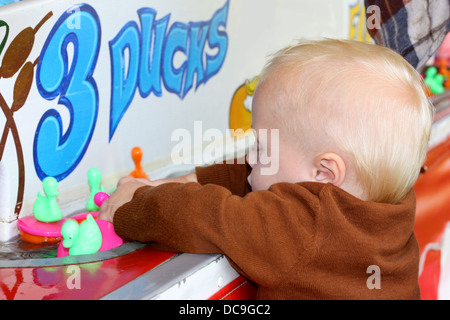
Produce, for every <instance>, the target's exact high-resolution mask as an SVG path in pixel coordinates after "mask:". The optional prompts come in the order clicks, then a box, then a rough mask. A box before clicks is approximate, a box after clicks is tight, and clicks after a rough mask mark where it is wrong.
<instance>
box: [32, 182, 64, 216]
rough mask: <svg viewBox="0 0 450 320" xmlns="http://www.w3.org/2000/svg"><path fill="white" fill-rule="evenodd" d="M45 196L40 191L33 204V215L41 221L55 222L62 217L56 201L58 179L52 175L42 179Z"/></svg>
mask: <svg viewBox="0 0 450 320" xmlns="http://www.w3.org/2000/svg"><path fill="white" fill-rule="evenodd" d="M42 187H43V189H44V193H45V196H43V195H42V194H41V193H40V192H38V194H37V198H36V200H35V202H34V205H33V215H34V217H35V218H36V220H38V221H41V222H56V221H59V220H61V219H62V212H61V209H60V208H59V206H58V203H57V202H56V196H57V195H58V194H59V192H58V181H57V180H56V179H55V178H53V177H46V178H45V179H44V180H42Z"/></svg>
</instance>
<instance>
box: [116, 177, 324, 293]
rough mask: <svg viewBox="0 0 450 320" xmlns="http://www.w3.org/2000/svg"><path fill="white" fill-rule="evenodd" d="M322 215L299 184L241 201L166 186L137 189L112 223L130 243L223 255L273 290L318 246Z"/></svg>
mask: <svg viewBox="0 0 450 320" xmlns="http://www.w3.org/2000/svg"><path fill="white" fill-rule="evenodd" d="M293 187H295V188H297V189H298V188H300V190H301V192H303V193H304V197H301V196H300V197H299V196H298V190H296V191H295V192H294V191H293V190H292V188H293ZM318 210H319V204H318V202H317V198H315V197H313V196H312V195H311V194H310V193H308V192H307V191H306V189H305V190H303V189H302V187H301V186H298V185H294V184H276V185H274V186H272V187H271V188H270V189H269V190H266V191H258V192H251V193H248V194H247V195H246V196H245V197H239V196H236V195H233V194H232V193H231V191H230V190H228V189H226V188H224V187H222V186H218V185H214V184H206V185H201V184H199V183H186V184H179V183H167V184H163V185H159V186H157V187H147V186H146V187H141V188H139V189H138V190H137V191H136V192H135V194H134V197H133V199H132V200H131V201H130V202H128V203H126V204H124V205H123V206H121V207H120V208H119V209H118V210H117V211H116V213H115V215H114V221H113V223H114V228H115V230H116V232H117V233H118V234H119V235H120V236H121V237H122V238H124V239H125V240H136V241H141V242H155V243H156V244H157V245H158V247H159V248H161V249H164V250H170V251H175V252H187V253H219V254H224V255H225V256H226V257H227V258H228V260H229V261H230V262H231V264H232V265H233V266H234V267H235V268H236V269H237V270H238V271H239V272H240V273H241V274H243V275H244V276H246V277H247V278H249V279H251V280H253V281H256V282H258V283H259V284H264V283H266V284H267V285H269V284H273V283H274V281H278V280H279V277H280V275H281V274H283V273H284V272H287V271H288V269H290V268H292V267H293V265H294V264H295V263H296V261H298V259H302V257H305V252H307V251H308V249H309V248H311V247H312V246H313V243H314V240H313V239H314V229H315V223H314V220H315V214H314V212H317V211H318ZM301 213H303V214H301ZM311 213H312V214H311ZM283 271H284V272H283Z"/></svg>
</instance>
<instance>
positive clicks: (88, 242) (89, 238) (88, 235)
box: [61, 214, 102, 256]
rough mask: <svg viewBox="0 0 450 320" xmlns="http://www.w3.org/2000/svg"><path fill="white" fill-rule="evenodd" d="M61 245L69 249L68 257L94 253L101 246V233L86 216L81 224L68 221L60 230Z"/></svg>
mask: <svg viewBox="0 0 450 320" xmlns="http://www.w3.org/2000/svg"><path fill="white" fill-rule="evenodd" d="M61 235H62V236H63V242H62V245H63V247H64V248H69V255H71V256H73V255H80V254H91V253H96V252H98V251H99V250H100V248H101V246H102V232H101V231H100V228H99V226H98V225H97V222H95V219H94V218H93V217H92V215H90V214H88V215H87V217H86V220H85V221H83V222H82V223H81V224H78V222H77V221H76V220H74V219H68V220H67V221H66V222H64V224H63V226H62V228H61Z"/></svg>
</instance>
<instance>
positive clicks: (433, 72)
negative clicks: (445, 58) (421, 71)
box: [424, 67, 445, 94]
mask: <svg viewBox="0 0 450 320" xmlns="http://www.w3.org/2000/svg"><path fill="white" fill-rule="evenodd" d="M424 82H425V84H426V85H427V86H428V88H429V89H430V91H431V93H433V94H441V93H444V91H445V89H444V86H443V83H444V76H443V75H441V74H439V73H438V70H437V68H436V67H429V68H428V69H427V71H426V72H425V79H424Z"/></svg>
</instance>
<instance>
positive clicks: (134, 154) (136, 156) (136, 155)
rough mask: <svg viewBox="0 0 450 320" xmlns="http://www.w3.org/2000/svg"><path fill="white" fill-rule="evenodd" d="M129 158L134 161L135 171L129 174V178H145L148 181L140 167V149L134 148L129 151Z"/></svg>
mask: <svg viewBox="0 0 450 320" xmlns="http://www.w3.org/2000/svg"><path fill="white" fill-rule="evenodd" d="M131 158H132V159H133V161H134V166H135V168H136V169H135V170H134V171H133V172H131V173H130V176H131V177H133V178H145V179H148V176H147V175H146V174H145V172H144V170H143V169H142V166H141V161H142V149H141V148H140V147H134V148H133V149H131Z"/></svg>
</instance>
